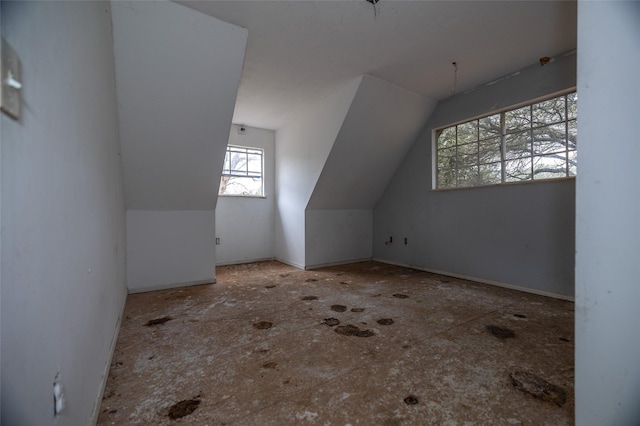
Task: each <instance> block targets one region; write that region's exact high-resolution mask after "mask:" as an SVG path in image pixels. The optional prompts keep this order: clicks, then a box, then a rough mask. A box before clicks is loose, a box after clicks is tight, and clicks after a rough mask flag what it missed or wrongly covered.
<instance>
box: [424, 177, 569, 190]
mask: <svg viewBox="0 0 640 426" xmlns="http://www.w3.org/2000/svg"><path fill="white" fill-rule="evenodd" d="M575 180H576V177H575V176H569V177H564V178H553V179H538V180H527V181H523V182H504V183H494V184H492V185H477V186H459V187H455V188H431V192H446V191H460V190H463V189H479V188H499V187H504V186H514V185H531V184H536V183H553V182H567V181H575Z"/></svg>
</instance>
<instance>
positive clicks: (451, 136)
mask: <svg viewBox="0 0 640 426" xmlns="http://www.w3.org/2000/svg"><path fill="white" fill-rule="evenodd" d="M577 101H578V95H577V93H575V92H573V93H569V94H567V95H562V96H558V97H555V98H552V99H548V100H545V101H542V102H536V103H533V104H530V105H526V106H523V107H518V108H515V109H511V110H508V111H504V112H501V113H498V114H491V115H488V116H486V117H481V118H479V119H475V120H469V121H466V122H463V123H460V124H456V125H455V126H449V127H445V128H442V129H438V130H436V132H435V141H434V143H435V151H436V159H435V167H436V173H435V177H436V185H435V187H436V189H447V188H461V187H470V186H483V185H495V184H501V183H506V182H523V181H532V180H540V179H556V178H564V177H571V176H575V175H576V167H577V164H576V157H577V156H576V144H577V132H576V128H577V126H576V111H577Z"/></svg>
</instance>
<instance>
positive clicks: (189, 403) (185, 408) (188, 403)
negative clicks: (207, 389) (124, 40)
mask: <svg viewBox="0 0 640 426" xmlns="http://www.w3.org/2000/svg"><path fill="white" fill-rule="evenodd" d="M198 405H200V400H199V399H195V398H194V399H184V400H182V401H180V402H177V403H175V404H173V405H172V406H171V407H169V413H168V414H167V417H169V418H170V419H171V420H176V419H180V418H182V417H185V416H188V415H189V414H191V413H193V412H194V411H196V408H198Z"/></svg>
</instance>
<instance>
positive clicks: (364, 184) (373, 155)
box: [307, 75, 436, 210]
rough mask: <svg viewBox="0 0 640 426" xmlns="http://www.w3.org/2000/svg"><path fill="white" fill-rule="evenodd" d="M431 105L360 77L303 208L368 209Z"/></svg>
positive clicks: (431, 100) (411, 140)
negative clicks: (351, 100)
mask: <svg viewBox="0 0 640 426" xmlns="http://www.w3.org/2000/svg"><path fill="white" fill-rule="evenodd" d="M435 106H436V101H435V100H433V99H428V98H425V97H423V96H420V95H417V94H415V93H412V92H409V91H407V90H404V89H402V88H400V87H397V86H394V85H392V84H391V83H388V82H386V81H384V80H381V79H379V78H377V77H373V76H370V75H364V76H362V80H361V82H360V85H359V86H358V91H357V92H356V94H355V97H354V98H353V102H352V103H351V106H350V107H349V112H348V113H347V115H346V117H345V119H344V122H343V123H342V126H341V127H340V132H339V133H338V136H337V137H336V139H335V142H334V143H333V146H332V147H331V152H330V154H329V156H328V158H327V160H326V163H325V164H324V166H323V168H322V173H321V174H320V176H319V178H318V181H317V182H316V184H315V186H314V188H313V193H312V195H311V197H310V199H309V203H308V204H307V209H310V210H316V209H360V210H362V209H372V208H373V207H374V206H375V205H376V203H377V202H378V200H379V199H380V197H381V196H382V193H383V192H384V189H385V187H386V186H387V183H388V182H389V180H390V179H391V177H392V176H393V174H394V172H395V171H396V170H397V168H398V165H399V164H400V162H401V161H402V159H403V158H404V156H405V155H406V153H407V151H408V150H409V148H410V147H411V145H412V144H413V142H414V141H415V140H416V138H417V137H418V135H419V133H420V131H421V130H422V127H423V126H424V125H425V123H426V122H427V119H428V118H429V115H430V114H431V112H432V111H433V109H434V108H435Z"/></svg>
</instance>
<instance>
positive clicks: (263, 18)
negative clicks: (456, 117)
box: [179, 0, 576, 129]
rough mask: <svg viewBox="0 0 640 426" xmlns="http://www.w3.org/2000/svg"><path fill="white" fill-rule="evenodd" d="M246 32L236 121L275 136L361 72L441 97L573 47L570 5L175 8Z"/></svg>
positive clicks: (218, 4)
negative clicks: (308, 107) (275, 131)
mask: <svg viewBox="0 0 640 426" xmlns="http://www.w3.org/2000/svg"><path fill="white" fill-rule="evenodd" d="M179 3H182V4H184V5H187V6H189V7H191V8H193V9H195V10H198V11H201V12H203V13H206V14H208V15H211V16H214V17H216V18H219V19H221V20H223V21H227V22H230V23H232V24H236V25H239V26H241V27H244V28H247V29H248V30H249V41H248V46H247V51H246V57H245V62H244V69H243V74H242V79H241V83H240V88H239V92H238V98H237V102H236V108H235V115H234V119H233V121H234V122H235V123H241V124H245V125H249V126H254V127H262V128H267V129H278V128H280V127H281V126H282V125H284V124H285V123H287V121H289V120H290V119H291V118H292V117H293V116H294V115H295V113H296V112H297V111H299V110H300V109H301V108H304V107H305V105H306V104H308V103H309V102H312V101H314V100H317V99H318V98H319V97H322V96H324V95H325V94H326V93H327V91H328V90H331V89H333V88H336V87H338V86H339V85H340V84H344V83H345V82H346V81H347V80H350V79H352V78H355V77H357V76H358V75H361V74H371V75H374V76H376V77H379V78H381V79H383V80H386V81H388V82H390V83H393V84H395V85H398V86H400V87H403V88H405V89H407V90H410V91H412V92H415V93H418V94H422V95H424V96H427V97H430V98H435V99H438V100H440V99H444V98H446V97H448V96H450V95H451V94H452V93H454V92H453V91H452V88H453V83H454V67H453V65H452V62H454V61H455V62H457V64H458V71H457V84H456V88H455V93H458V92H461V91H464V90H468V89H470V88H473V87H476V86H478V85H480V84H483V83H486V82H488V81H491V80H493V79H496V78H498V77H501V76H503V75H506V74H509V73H511V72H514V71H517V70H519V69H521V68H523V67H525V66H527V65H530V64H532V63H535V62H537V61H538V59H539V58H541V57H543V56H549V57H553V56H556V55H558V54H561V53H564V52H567V51H570V50H573V49H575V48H576V2H575V1H568V0H567V1H546V0H538V1H401V0H380V2H379V3H378V4H377V7H376V15H374V7H373V5H371V4H370V3H368V2H367V1H365V0H342V1H330V0H320V1H270V0H263V1H241V0H236V1H179Z"/></svg>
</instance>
